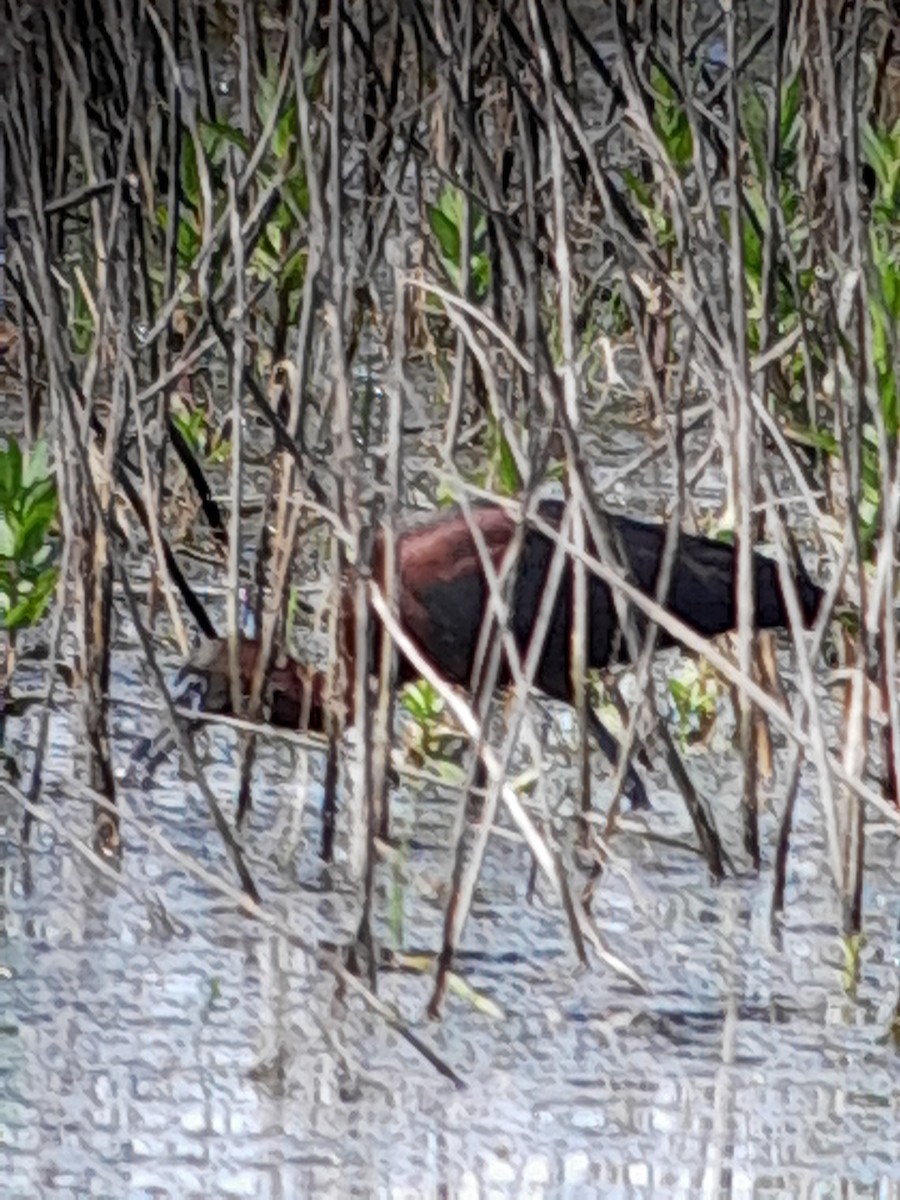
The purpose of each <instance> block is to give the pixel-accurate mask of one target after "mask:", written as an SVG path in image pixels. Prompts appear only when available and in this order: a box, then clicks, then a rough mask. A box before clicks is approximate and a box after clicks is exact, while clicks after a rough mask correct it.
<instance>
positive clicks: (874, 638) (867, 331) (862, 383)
mask: <svg viewBox="0 0 900 1200" xmlns="http://www.w3.org/2000/svg"><path fill="white" fill-rule="evenodd" d="M851 38H852V40H851V45H850V64H851V65H850V70H851V72H852V86H849V87H848V86H846V85H845V86H844V88H843V92H842V103H843V126H844V129H845V130H846V131H848V132H849V137H846V138H845V140H844V147H845V150H846V154H847V171H848V175H849V178H850V180H851V181H852V182H851V183H850V185H849V186H846V187H845V188H844V189H843V194H844V199H845V202H846V205H847V215H848V220H849V231H848V232H849V238H850V253H851V262H852V264H853V269H854V271H857V272H858V274H859V284H858V287H857V289H856V294H855V299H856V317H857V320H856V334H857V336H856V343H857V363H858V366H857V370H858V373H859V383H858V389H859V400H860V401H862V399H863V396H864V389H865V387H866V382H867V379H868V380H876V381H877V379H878V373H877V368H876V365H875V353H874V348H873V345H872V338H871V333H872V321H871V319H870V318H869V312H870V303H869V296H868V289H867V286H866V283H867V281H866V275H865V270H864V264H863V256H864V250H863V247H864V245H865V244H866V243H867V240H868V237H867V231H866V229H865V228H864V226H863V224H862V219H861V214H860V198H859V189H858V187H857V186H856V181H857V180H858V179H859V178H860V161H859V159H860V155H859V119H858V113H859V111H860V96H859V70H860V55H861V51H862V8H861V6H856V7H855V8H854V10H853V23H852V34H851ZM870 407H871V409H872V412H873V414H874V418H875V427H876V430H877V432H878V446H879V460H880V461H879V466H880V470H879V475H880V489H881V506H882V514H884V512H885V510H886V509H887V510H888V511H889V509H890V494H889V489H890V483H891V465H892V459H893V462H894V464H896V447H894V453H893V455H892V454H891V448H890V446H889V439H888V432H887V428H886V422H885V415H884V412H883V410H882V405H881V397H880V396H877V395H876V397H875V403H874V404H873V405H871V406H870ZM859 481H860V486H862V472H861V471H860V477H859ZM890 525H891V522H890V521H888V527H889V528H890ZM895 554H896V542H895V541H892V542H891V543H890V558H891V562H892V563H893V560H894V557H895ZM889 573H890V574H893V571H892V570H891V571H890V572H889ZM893 594H894V593H893V589H891V590H890V591H889V592H887V593H886V596H890V597H891V607H893ZM880 610H881V605H880V604H879V597H878V595H877V588H873V589H871V590H870V592H869V605H868V611H866V613H865V626H866V627H867V633H868V637H867V639H866V646H865V652H866V673H867V676H868V678H870V679H872V680H878V679H879V676H881V678H882V679H883V672H884V670H885V664H884V662H883V661H882V662H879V658H881V659H882V660H883V659H884V657H885V652H886V647H884V646H882V647H880V649H881V654H880V655H879V646H878V642H879V632H880V629H881V625H882V622H881V616H880ZM891 624H893V622H891ZM893 651H894V653H893V654H892V655H891V660H890V661H896V657H895V656H896V643H894V645H893ZM860 685H861V686H860ZM895 686H896V685H895ZM866 693H867V688H866V686H865V682H864V681H858V682H857V686H856V688H855V689H853V691H852V693H851V696H852V710H851V714H848V725H849V726H850V728H851V729H854V728H856V729H858V730H859V734H860V739H859V746H858V752H857V757H855V758H851V757H850V755H851V752H852V738H849V739H848V741H847V748H846V755H847V757H846V758H845V766H847V767H848V769H849V770H851V771H853V772H854V773H861V772H862V771H863V769H864V767H865V761H866V755H867V750H868V744H867V740H866V709H867V707H868V706H867V701H866ZM851 715H852V718H853V719H852V721H851ZM892 715H896V713H894V714H892ZM896 744H897V743H896V726H894V733H893V734H892V735H889V736H888V738H887V739H886V746H887V749H888V760H889V773H890V774H893V773H894V771H895V769H896V764H897V759H896V758H895V756H894V753H893V751H894V749H895V747H896ZM892 782H895V780H894V781H892ZM893 799H894V801H895V803H896V801H897V796H896V794H895V795H894V796H893ZM864 821H865V814H864V812H863V806H862V804H861V803H860V801H859V799H858V798H857V797H855V796H854V797H852V798H851V799H850V813H849V814H848V830H847V847H846V855H845V864H844V865H845V871H846V875H845V890H844V892H843V895H842V901H843V905H842V909H843V911H842V918H843V921H842V923H843V928H844V932H845V933H847V934H857V933H859V932H860V930H861V928H862V893H863V874H864V865H865V836H864V833H865V831H864Z"/></svg>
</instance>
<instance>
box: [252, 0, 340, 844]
mask: <svg viewBox="0 0 900 1200" xmlns="http://www.w3.org/2000/svg"><path fill="white" fill-rule="evenodd" d="M298 14H299V10H298V0H295V4H294V10H293V15H294V18H295V19H294V20H293V21H292V29H296V28H298V23H297V20H296V18H297V17H298ZM301 49H302V48H301V47H300V46H299V44H298V41H297V38H296V37H295V36H292V37H291V40H290V61H291V65H292V68H293V73H294V92H295V95H296V98H297V113H298V117H299V121H298V125H299V130H300V149H301V152H302V154H303V162H304V169H305V174H306V180H307V185H308V188H309V234H308V242H307V244H308V260H307V272H306V279H305V280H304V287H303V301H302V307H301V318H300V339H299V342H298V348H297V355H298V358H297V379H296V381H295V383H294V385H293V388H292V399H293V395H294V393H296V395H297V397H298V401H299V403H298V409H297V411H298V418H297V428H296V429H295V430H292V431H290V434H291V435H293V436H289V437H288V439H287V442H286V443H285V448H286V449H288V450H289V451H293V452H294V461H295V462H296V464H297V466H298V468H299V469H300V470H301V471H303V469H304V467H305V463H304V456H303V454H302V453H301V452H300V450H299V448H298V447H297V446H295V444H294V438H296V436H297V435H298V434H300V433H301V422H302V415H300V414H302V411H303V401H304V396H305V387H306V378H307V374H308V373H309V369H310V367H309V361H308V352H309V346H310V338H311V331H312V321H313V309H314V304H315V300H316V291H317V286H318V279H319V275H320V272H321V267H322V262H323V260H324V257H325V202H324V198H323V195H322V182H321V179H320V173H319V168H318V165H317V163H316V160H315V155H314V151H313V142H312V137H311V129H312V128H313V113H312V112H311V110H310V106H309V102H308V100H307V96H306V81H305V79H304V73H303V59H302V56H301ZM257 404H258V407H260V409H261V411H262V406H261V405H259V403H258V401H257ZM272 418H274V414H271V415H270V416H269V419H270V420H271V419H272ZM273 428H276V426H275V424H274V423H273ZM276 432H277V428H276ZM309 482H310V483H312V479H310V481H309ZM336 482H337V487H338V501H339V502H340V479H338V480H337V481H336ZM322 499H323V500H324V496H323V497H322ZM339 519H340V525H341V530H342V532H341V533H340V536H339V538H338V539H337V540H336V541H335V543H334V544H335V552H336V556H337V563H336V567H335V578H334V584H333V587H334V596H335V603H334V604H333V605H332V607H331V610H330V613H329V617H328V638H329V655H328V672H327V690H328V693H329V696H330V699H331V703H329V704H328V706H327V710H326V712H327V715H326V734H327V736H328V752H327V755H326V765H325V779H324V782H323V793H324V794H323V801H322V842H321V846H320V855H321V857H322V859H323V860H324V861H325V862H331V860H332V857H333V853H334V838H335V832H336V826H337V781H338V739H339V736H340V722H339V721H338V720H337V718H336V715H335V712H334V701H335V700H336V698H337V697H338V696H343V694H344V692H343V689H342V687H341V684H340V680H339V679H338V678H336V673H339V672H340V670H341V664H340V658H341V654H340V651H339V641H340V629H339V622H340V619H341V618H340V607H341V604H340V600H341V592H340V581H341V579H342V577H343V559H344V546H350V545H351V543H352V541H353V535H352V532H351V530H350V528H349V526H348V525H347V524H346V522H345V520H344V514H340V518H339ZM334 527H335V525H334V523H333V524H332V528H334ZM344 669H345V670H346V669H348V667H347V666H346V665H345V667H344Z"/></svg>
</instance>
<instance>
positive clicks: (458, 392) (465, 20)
mask: <svg viewBox="0 0 900 1200" xmlns="http://www.w3.org/2000/svg"><path fill="white" fill-rule="evenodd" d="M474 8H475V5H474V4H467V5H465V6H464V7H463V9H462V13H461V15H460V23H461V24H462V25H463V31H462V62H461V63H460V75H461V76H462V83H461V87H460V104H461V105H462V107H463V108H465V109H468V108H469V106H470V105H471V103H472V24H473V9H474ZM451 69H452V67H451ZM462 154H463V165H462V177H463V180H464V181H465V183H466V185H467V187H466V189H464V190H463V193H462V213H461V214H460V230H459V234H460V237H459V282H458V286H459V292H460V295H461V296H465V297H468V295H469V291H470V282H471V254H472V203H471V201H470V199H469V195H468V187H470V186H471V180H472V148H471V144H470V139H468V138H466V139H465V140H464V142H463V149H462ZM466 362H467V355H466V341H465V338H464V336H463V331H462V330H460V329H457V332H456V353H455V355H454V368H453V383H452V385H451V394H450V412H449V414H448V417H447V431H446V435H445V438H444V451H445V453H446V454H447V455H448V456H449V457H452V456H453V454H454V452H455V450H456V444H457V439H458V437H459V426H460V422H461V420H462V405H463V392H464V389H465V382H466Z"/></svg>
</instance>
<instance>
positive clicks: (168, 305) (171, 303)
mask: <svg viewBox="0 0 900 1200" xmlns="http://www.w3.org/2000/svg"><path fill="white" fill-rule="evenodd" d="M146 12H147V14H148V16H149V17H150V19H151V21H152V22H153V24H154V27H155V28H156V31H157V34H158V36H159V39H160V43H161V45H162V47H163V50H164V52H165V55H166V58H167V60H168V63H169V70H170V71H171V72H172V76H173V78H174V80H175V81H176V84H177V86H178V87H179V88H181V86H182V85H181V80H182V73H181V69H180V67H179V65H178V60H177V58H176V56H175V53H174V50H173V47H172V43H171V40H170V39H169V36H168V34H167V33H166V30H165V28H164V27H163V25H162V19H161V17H160V16H159V14H158V13H157V12H156V10H155V8H154V7H153V6H152V5H148V6H147V8H146ZM288 78H289V63H288V61H287V60H286V61H285V65H284V67H283V68H282V71H281V75H280V76H279V79H278V87H277V89H276V93H275V97H274V98H273V103H272V109H271V112H270V113H269V115H268V117H267V119H266V121H265V124H264V125H263V128H262V130H261V131H260V135H259V138H258V140H257V142H256V145H255V146H254V147H253V149H252V151H251V152H250V155H249V157H248V160H247V164H246V166H245V167H244V170H243V172H242V174H241V177H240V181H239V183H238V186H237V194H238V197H239V198H240V199H243V196H244V193H245V191H246V190H247V188H248V186H249V185H250V183H251V181H253V180H254V179H255V177H256V169H257V167H258V166H259V164H260V162H261V160H262V157H263V155H264V154H265V153H266V151H267V149H268V147H269V139H270V137H271V135H272V131H273V130H274V128H275V124H276V122H277V120H278V114H279V111H280V107H281V102H282V100H283V98H284V92H285V89H286V87H287V81H288ZM185 124H186V125H187V127H188V132H189V133H190V135H191V139H192V141H193V142H194V148H195V152H196V157H197V166H198V172H199V178H200V188H201V192H202V193H203V207H204V227H203V233H202V237H201V241H200V248H199V249H198V251H197V253H196V255H195V256H194V264H193V265H194V270H195V271H196V272H197V274H198V276H199V278H200V281H201V299H203V300H204V301H205V300H206V295H205V291H204V290H203V288H204V285H205V281H206V278H207V273H208V268H209V259H210V257H211V255H212V254H213V253H214V251H215V250H216V248H217V247H218V244H219V242H220V241H221V240H222V238H223V237H224V235H225V231H226V229H227V227H228V221H229V213H228V212H227V211H226V212H224V213H222V215H221V216H220V217H219V218H218V219H217V220H216V223H215V225H214V226H213V225H210V224H209V222H210V221H211V218H212V211H213V209H212V203H211V191H210V187H209V171H208V169H207V166H206V156H205V154H204V153H203V147H202V144H201V143H200V140H199V136H198V133H197V127H196V120H195V119H194V115H193V112H192V110H191V109H190V108H189V107H188V108H187V109H186V117H185ZM283 182H284V176H283V175H282V174H281V173H280V172H279V173H278V174H276V176H275V178H274V179H273V180H272V182H271V183H270V185H269V187H268V188H267V189H266V190H267V192H269V193H272V192H274V191H276V190H277V189H278V188H280V186H281V184H282V183H283ZM248 220H250V221H252V215H251V218H249V219H248ZM191 286H192V280H191V279H185V280H184V282H183V283H180V284H179V285H178V287H177V288H176V289H175V291H174V292H172V294H171V295H170V296H169V299H168V300H167V301H165V303H164V304H163V305H162V307H161V309H160V312H159V315H158V316H157V319H156V323H155V324H154V325H153V326H152V328H151V329H150V330H149V331H148V332H147V334H146V336H145V338H144V345H148V344H149V343H150V342H153V341H155V340H156V338H158V337H159V336H160V334H161V333H162V332H163V330H164V329H166V328H167V326H168V323H169V321H170V320H171V317H172V313H173V312H174V311H175V309H176V308H178V306H179V305H180V304H182V303H183V301H184V298H185V296H186V295H187V293H188V291H189V290H190V288H191Z"/></svg>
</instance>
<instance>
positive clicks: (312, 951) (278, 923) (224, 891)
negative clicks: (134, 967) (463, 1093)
mask: <svg viewBox="0 0 900 1200" xmlns="http://www.w3.org/2000/svg"><path fill="white" fill-rule="evenodd" d="M0 787H2V788H3V789H4V790H5V791H6V793H7V794H8V795H9V796H10V797H11V798H12V799H13V800H14V801H15V803H17V804H19V805H21V807H22V808H23V809H24V810H25V811H26V812H30V813H31V815H32V818H33V819H36V820H39V821H42V822H44V823H45V824H47V825H48V826H50V828H52V829H55V830H56V832H57V833H58V834H60V835H61V836H62V837H63V838H65V839H66V841H68V842H69V844H70V845H71V846H72V847H73V849H75V850H76V851H77V852H78V853H79V854H80V855H81V856H82V857H83V858H85V859H86V860H87V861H88V862H89V863H90V864H91V865H92V866H93V867H95V868H97V869H98V870H99V871H101V873H102V874H104V875H105V876H107V877H108V878H115V880H116V881H117V882H118V883H119V885H120V886H126V888H127V890H128V891H129V893H130V894H131V895H132V896H135V897H136V898H138V899H139V898H140V896H139V895H138V894H137V893H136V892H135V891H134V890H133V889H131V888H128V887H127V885H123V884H122V880H121V874H120V872H118V871H116V872H113V871H112V869H111V867H110V866H109V864H108V863H107V862H106V860H105V859H103V858H102V857H101V856H100V855H98V854H96V853H95V852H94V851H92V850H91V849H90V847H89V846H87V845H85V843H84V842H83V841H82V840H81V839H80V838H78V837H76V835H75V834H73V833H70V832H69V830H68V829H67V828H66V827H65V825H64V824H63V822H62V821H60V820H59V818H58V817H57V816H56V814H55V813H54V812H53V811H52V810H51V809H49V808H48V807H47V806H46V805H37V804H34V803H33V802H32V801H30V800H29V799H28V798H27V797H26V796H25V795H24V794H23V793H22V792H20V791H19V790H18V789H17V788H15V787H13V785H12V784H10V783H8V782H7V781H6V780H5V779H0ZM82 790H85V791H87V790H88V789H82ZM95 799H96V801H97V803H99V804H102V803H105V802H104V801H103V800H102V798H101V797H99V796H96V797H95ZM123 815H125V816H126V818H127V820H128V821H129V822H130V823H133V824H134V825H135V826H136V827H137V828H138V829H141V830H142V831H143V833H144V834H145V835H146V836H147V837H148V838H149V839H150V840H151V841H153V842H155V843H156V845H157V846H159V848H160V849H161V850H162V851H163V853H164V854H165V855H166V857H167V858H169V859H170V860H171V861H172V862H174V863H176V864H177V865H178V866H179V867H181V868H182V869H183V870H185V871H187V872H188V873H189V874H190V875H191V876H192V877H193V878H194V879H196V880H198V881H199V882H201V883H203V884H205V886H206V887H208V888H210V889H211V890H212V891H213V892H214V893H216V894H217V895H220V896H222V897H224V898H225V899H227V900H230V901H231V903H232V904H234V905H236V906H237V907H238V908H239V909H240V910H241V911H242V912H245V913H246V914H247V915H248V916H250V917H252V918H253V919H254V920H255V921H257V922H258V923H259V924H260V925H261V926H262V927H263V928H264V929H268V930H270V931H271V932H272V933H275V934H277V935H278V936H279V937H283V938H284V939H285V941H287V942H288V943H289V944H290V945H291V946H293V947H294V948H295V949H297V950H299V951H300V952H301V953H303V954H307V955H308V956H309V957H310V958H311V959H312V960H313V962H315V964H316V965H317V966H318V967H319V968H320V969H321V970H324V971H327V972H328V973H329V974H330V975H331V976H332V977H333V978H334V979H335V980H336V981H337V982H338V983H340V984H341V986H342V987H345V988H346V989H347V990H348V991H349V992H352V993H354V994H355V995H356V996H358V997H359V998H360V1000H362V1002H363V1004H364V1005H365V1006H366V1008H368V1009H369V1010H370V1011H372V1012H374V1013H375V1014H376V1015H377V1016H378V1017H380V1018H381V1019H382V1020H383V1021H384V1022H385V1024H386V1025H387V1026H388V1028H390V1029H392V1030H393V1031H394V1032H395V1033H397V1034H398V1035H399V1036H400V1037H402V1038H403V1040H404V1041H406V1042H408V1043H409V1045H410V1046H412V1048H413V1049H414V1050H415V1051H416V1053H418V1054H420V1055H421V1056H422V1057H423V1058H424V1059H425V1061H426V1062H428V1063H429V1064H430V1065H431V1066H433V1067H434V1068H435V1070H436V1071H438V1073H439V1074H441V1075H443V1076H444V1078H445V1079H449V1080H450V1082H451V1083H453V1084H454V1086H455V1087H457V1088H460V1089H462V1088H464V1087H465V1083H464V1081H463V1079H462V1078H461V1077H460V1076H459V1075H458V1074H457V1073H456V1072H455V1071H454V1070H453V1069H452V1067H450V1065H449V1064H448V1063H447V1062H446V1061H445V1060H444V1059H443V1058H441V1057H440V1055H439V1054H438V1053H437V1051H435V1050H433V1049H432V1048H431V1047H430V1046H428V1045H427V1044H426V1043H425V1042H424V1041H423V1040H422V1039H421V1038H420V1037H419V1036H418V1035H417V1034H416V1033H414V1032H413V1031H412V1030H411V1029H410V1028H409V1027H408V1025H406V1023H405V1022H404V1021H403V1020H402V1019H401V1018H400V1016H399V1015H398V1014H397V1013H396V1012H395V1011H394V1010H393V1009H392V1008H391V1007H390V1006H389V1005H387V1004H386V1003H385V1002H384V1001H383V1000H379V999H378V997H377V996H375V995H374V993H372V992H371V991H370V990H369V989H368V988H367V987H366V986H365V984H363V983H362V982H361V980H360V979H359V978H357V976H355V975H353V974H352V973H351V972H350V971H348V970H347V968H346V967H345V966H344V964H343V963H342V962H341V960H340V958H339V956H338V955H337V954H334V953H332V952H331V951H328V950H321V949H319V948H318V947H317V946H315V945H313V944H312V943H311V942H308V941H307V940H306V939H305V938H302V937H301V936H300V935H299V934H297V933H295V932H294V931H293V930H292V929H291V928H290V921H289V919H288V916H287V914H279V913H277V912H274V913H272V912H267V911H266V910H265V909H264V908H263V907H262V905H261V903H260V902H259V900H258V898H255V897H253V896H251V895H248V894H247V893H246V892H239V891H238V890H237V889H236V888H233V887H231V886H230V885H229V884H228V883H227V882H226V881H225V880H224V879H220V878H219V876H218V875H216V874H215V873H214V872H212V871H209V870H207V869H206V868H205V867H201V866H200V865H199V863H197V861H196V860H195V859H192V858H190V857H188V855H186V854H184V853H183V852H182V851H180V850H178V849H176V848H175V847H174V846H173V845H172V844H171V842H170V841H169V840H168V839H167V838H166V837H165V836H164V835H163V834H161V833H160V832H159V831H158V830H157V829H156V828H155V827H154V826H152V825H150V824H148V823H147V822H145V821H143V820H142V819H141V818H140V817H138V816H137V815H136V814H135V813H132V812H131V811H129V809H128V807H127V805H123ZM313 1019H314V1020H315V1021H316V1023H317V1024H320V1022H319V1019H318V1018H317V1017H316V1016H315V1015H314V1014H313ZM320 1028H321V1029H322V1031H323V1032H327V1027H326V1026H325V1025H324V1024H321V1025H320ZM328 1042H329V1045H333V1041H332V1039H331V1038H330V1037H329V1038H328Z"/></svg>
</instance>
